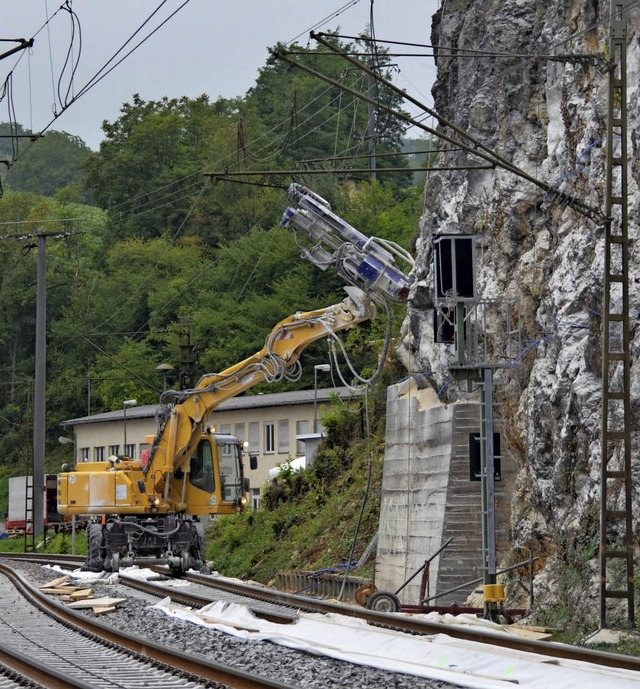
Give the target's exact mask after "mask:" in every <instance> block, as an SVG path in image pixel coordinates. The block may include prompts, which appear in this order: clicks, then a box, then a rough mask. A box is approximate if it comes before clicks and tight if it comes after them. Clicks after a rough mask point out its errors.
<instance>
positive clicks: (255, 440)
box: [249, 421, 260, 452]
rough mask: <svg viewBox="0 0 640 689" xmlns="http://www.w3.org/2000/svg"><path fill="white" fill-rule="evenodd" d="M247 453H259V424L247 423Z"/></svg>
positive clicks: (255, 422) (254, 422)
mask: <svg viewBox="0 0 640 689" xmlns="http://www.w3.org/2000/svg"><path fill="white" fill-rule="evenodd" d="M249 451H250V452H260V424H259V423H258V422H257V421H249Z"/></svg>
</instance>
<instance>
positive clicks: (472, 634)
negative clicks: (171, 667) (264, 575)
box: [27, 557, 640, 684]
mask: <svg viewBox="0 0 640 689" xmlns="http://www.w3.org/2000/svg"><path fill="white" fill-rule="evenodd" d="M27 559H29V560H30V561H32V562H33V561H34V560H33V557H31V558H27ZM57 562H58V564H61V563H63V562H65V561H64V560H62V559H57ZM67 564H68V565H77V564H78V562H77V560H69V559H68V558H67ZM156 570H157V572H158V573H159V574H161V575H163V577H165V578H166V579H170V578H175V577H172V575H171V573H170V571H169V570H168V568H165V567H158V568H156ZM180 578H182V579H186V580H188V581H189V582H191V583H193V584H195V585H197V586H194V587H193V588H197V589H198V591H197V592H194V591H193V590H190V591H188V592H187V591H185V589H184V588H181V589H175V588H171V587H170V586H167V585H163V584H162V582H157V581H153V582H149V581H140V580H137V579H132V578H129V577H127V575H126V572H123V573H121V577H120V582H121V584H124V585H127V586H129V587H132V588H135V589H137V590H140V591H143V592H145V593H146V594H151V595H153V596H156V597H160V598H164V597H167V596H169V597H170V598H171V599H172V601H174V602H175V603H179V604H183V605H187V606H190V607H193V608H200V607H202V606H204V605H206V604H208V603H210V602H211V601H213V600H219V599H223V600H227V601H234V602H238V603H242V604H244V605H246V606H247V607H249V608H250V609H251V610H252V611H253V613H254V614H255V615H256V616H257V617H262V618H264V619H267V620H269V621H274V622H278V623H279V624H288V623H290V622H292V621H294V620H295V619H296V616H297V612H298V611H304V612H316V613H334V614H335V613H337V614H340V615H343V616H348V617H353V618H357V619H361V620H365V621H366V622H368V623H369V624H371V625H374V626H377V627H386V628H390V629H393V630H397V631H403V632H410V633H411V634H413V635H436V634H443V633H445V634H447V635H448V636H449V637H452V638H454V639H464V640H467V641H473V642H479V643H480V644H483V645H485V646H491V647H496V646H497V647H502V648H505V649H510V650H513V651H524V652H527V653H532V654H535V655H538V656H541V655H542V656H545V657H546V658H547V659H548V658H549V657H552V658H556V659H558V660H571V661H582V662H585V663H591V664H593V665H598V666H603V667H608V668H617V669H619V668H624V669H627V670H632V671H634V672H639V671H640V659H638V658H635V657H629V656H623V655H619V654H613V653H606V652H602V651H596V650H591V649H585V648H579V647H574V646H569V645H565V644H557V643H551V642H547V641H532V640H529V639H524V638H522V637H517V636H515V635H508V634H502V633H498V632H493V631H491V630H487V629H483V628H480V629H476V628H469V627H464V628H463V627H452V626H451V625H442V624H438V623H434V622H431V621H426V620H424V619H421V618H420V616H407V615H396V614H385V613H380V612H375V611H370V610H366V609H363V608H359V607H350V606H344V605H340V604H336V603H331V602H327V601H321V600H317V599H313V598H306V597H304V596H299V595H293V594H288V593H284V592H281V591H274V590H272V589H267V588H263V587H257V586H251V585H248V584H245V583H243V582H239V581H236V580H230V579H225V578H221V577H212V576H206V575H199V574H191V573H189V574H188V575H186V576H183V577H180ZM638 682H639V684H640V674H639V675H638Z"/></svg>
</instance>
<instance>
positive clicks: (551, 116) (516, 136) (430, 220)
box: [400, 0, 640, 618]
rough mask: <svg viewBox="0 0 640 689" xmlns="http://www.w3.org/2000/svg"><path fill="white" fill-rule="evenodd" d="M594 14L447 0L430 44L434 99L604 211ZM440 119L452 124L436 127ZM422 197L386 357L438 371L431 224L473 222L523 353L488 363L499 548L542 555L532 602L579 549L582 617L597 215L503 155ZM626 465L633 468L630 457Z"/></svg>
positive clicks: (633, 43) (467, 160) (479, 134)
mask: <svg viewBox="0 0 640 689" xmlns="http://www.w3.org/2000/svg"><path fill="white" fill-rule="evenodd" d="M627 19H628V43H627V45H628V53H627V60H628V103H629V119H628V128H629V134H630V136H629V161H630V162H629V236H630V239H631V243H630V303H631V308H632V309H638V308H640V307H639V306H637V305H638V304H640V300H639V299H638V291H639V285H640V267H639V263H638V260H637V246H636V243H635V238H636V234H637V228H638V217H639V216H638V210H639V205H640V194H639V191H638V186H639V182H640V159H639V156H638V134H639V132H638V126H639V122H638V117H639V113H638V107H637V106H638V97H639V84H640V40H639V37H640V12H639V11H638V10H631V11H630V12H629V15H628V17H627ZM608 27H609V1H608V0H551V1H550V2H545V3H541V2H538V1H537V0H486V2H477V1H473V0H445V1H444V2H443V3H442V8H441V9H440V11H439V12H438V14H437V15H435V17H434V22H433V27H432V41H431V42H432V43H433V44H434V45H437V46H439V50H438V51H437V66H438V78H437V81H436V84H435V86H434V88H433V95H434V99H435V105H436V110H437V112H438V113H439V114H440V115H441V116H443V117H445V118H446V119H447V120H449V121H450V122H452V123H454V124H455V125H457V126H458V127H460V128H462V129H464V130H465V131H467V132H468V133H469V134H471V135H472V136H474V137H476V138H477V139H478V140H480V141H481V142H482V143H483V144H486V145H488V146H490V147H491V148H492V149H494V150H495V151H497V152H499V153H500V154H501V155H502V156H503V157H504V158H505V159H507V160H508V161H509V162H511V163H513V164H515V165H517V166H518V167H519V168H520V169H522V170H524V171H525V172H526V173H528V174H529V175H531V176H533V177H535V178H537V179H540V180H543V181H545V182H547V183H548V184H550V185H551V186H552V187H553V188H554V189H557V190H559V191H563V192H565V193H567V194H570V195H571V196H573V197H575V198H577V199H580V200H581V201H583V202H584V203H587V204H589V205H591V206H593V207H596V208H599V209H603V208H604V199H605V156H606V150H605V149H606V145H605V144H606V141H605V140H604V139H605V137H606V126H607V95H608V72H607V65H606V59H607V58H608V54H607V53H608V51H607V42H608ZM467 51H485V52H486V53H501V54H505V53H506V54H508V55H510V57H503V56H499V57H492V56H490V55H487V54H482V53H469V52H467ZM563 55H564V56H569V57H566V59H563V58H560V56H563ZM571 55H581V56H586V57H587V58H590V59H572V58H571V57H570V56H571ZM535 56H544V57H535ZM548 56H557V57H558V58H559V59H554V60H551V59H549V57H548ZM439 129H440V131H443V132H446V133H448V134H450V135H451V130H450V129H446V128H444V127H439ZM451 148H453V146H451ZM439 164H440V165H442V166H443V167H444V166H447V167H450V166H453V165H460V166H465V165H480V164H482V161H481V160H479V159H478V158H476V157H474V156H473V155H471V154H469V153H466V152H464V151H460V150H458V151H454V150H452V151H451V152H448V153H446V154H440V156H439ZM425 208H426V211H425V213H424V216H423V218H422V223H421V232H420V237H419V240H418V243H417V267H416V269H415V277H416V282H415V284H414V287H413V290H412V294H411V297H410V305H409V309H408V312H407V317H406V320H405V323H404V326H403V341H402V347H401V352H400V355H401V357H402V359H403V362H404V363H405V365H406V366H407V368H408V369H409V370H410V371H411V372H427V374H428V377H429V378H430V379H431V380H432V381H434V386H435V387H436V389H440V387H441V386H442V385H443V384H444V383H445V381H446V380H447V379H448V378H449V377H450V374H449V370H448V366H449V364H450V363H451V354H450V353H449V351H448V350H447V349H446V347H445V346H444V345H442V344H437V343H434V341H433V328H432V308H433V306H432V305H433V289H432V284H433V272H432V247H433V236H434V235H437V234H440V233H448V234H458V233H461V234H474V235H479V236H481V238H482V239H481V242H480V244H481V247H482V251H481V255H480V256H479V258H478V265H477V286H478V292H479V294H480V295H482V296H483V297H484V298H497V297H504V296H505V295H509V296H514V297H518V298H519V300H520V306H521V311H522V321H521V327H522V328H523V339H522V352H523V353H522V356H521V357H518V360H517V361H518V363H517V366H515V367H514V368H511V369H505V370H502V371H500V372H499V373H498V374H497V375H496V378H495V392H494V395H495V398H496V402H497V405H498V406H497V408H496V413H497V414H499V415H500V416H501V419H502V428H503V442H505V444H506V448H503V453H504V451H505V449H506V450H507V452H509V453H510V454H511V455H512V456H513V457H514V458H515V459H516V460H517V462H518V463H519V465H520V473H519V477H518V481H517V486H516V489H515V491H514V494H513V499H512V521H511V530H512V542H513V549H514V550H515V551H516V557H517V556H518V555H523V554H525V552H526V550H528V548H532V549H533V550H534V552H535V554H537V555H539V556H541V560H540V563H541V565H542V569H541V572H540V573H539V574H538V577H537V584H536V586H537V589H538V592H539V594H540V596H541V598H540V599H539V602H540V603H541V605H549V604H553V603H554V602H557V601H554V596H555V597H557V596H558V595H559V594H558V591H559V590H561V589H563V586H564V582H563V580H562V577H563V574H562V572H563V571H564V570H563V568H562V567H561V566H559V564H558V563H562V562H565V563H566V562H567V561H571V562H574V561H578V562H579V563H581V564H580V567H579V568H578V569H579V570H580V571H579V575H576V577H575V581H573V582H572V583H570V584H568V585H567V586H565V588H567V589H570V588H571V586H573V587H574V588H576V587H586V590H585V591H584V592H583V600H584V603H583V605H584V611H578V612H584V613H585V615H586V616H587V618H588V613H587V612H586V611H588V610H589V609H591V610H592V613H593V614H592V618H593V617H594V616H595V614H596V613H595V611H596V610H597V606H596V605H593V602H594V600H595V599H597V596H598V590H597V586H596V585H595V583H594V582H595V579H594V577H593V575H594V573H595V571H596V560H594V558H597V553H598V542H599V532H598V528H599V527H598V522H599V470H600V455H601V449H600V423H601V360H600V351H601V337H602V325H601V316H600V313H601V312H602V294H603V274H604V241H603V236H604V235H603V229H602V226H601V225H599V224H598V223H597V222H594V221H593V220H590V219H589V218H587V217H585V216H584V215H583V214H581V213H579V212H577V211H576V210H574V209H572V208H570V207H568V206H567V205H566V204H564V203H562V202H560V201H558V200H557V199H556V198H554V197H553V196H551V195H549V194H546V193H545V192H544V191H542V190H541V189H540V188H538V187H536V186H535V185H534V184H532V183H531V182H528V181H526V180H524V179H522V178H520V177H518V176H516V175H514V174H512V173H511V172H507V171H504V170H501V169H492V170H474V171H469V170H458V171H442V172H435V173H432V174H431V176H430V178H429V179H428V181H427V184H426V190H425ZM637 313H638V312H637V311H632V315H631V338H632V342H631V353H632V357H633V366H632V370H631V379H632V409H633V411H632V416H633V423H634V428H635V427H636V426H637V421H638V404H639V402H640V399H639V398H640V382H639V376H638V373H639V370H638V369H639V365H640V364H639V363H638V351H639V347H640V333H639V332H638V328H637ZM443 394H444V395H446V398H445V400H446V399H448V400H450V401H452V400H457V399H466V398H467V397H466V393H464V392H461V391H460V390H459V389H458V388H457V387H456V386H452V385H450V386H448V387H447V389H446V392H445V393H443ZM634 456H637V434H636V433H634ZM634 473H635V474H636V475H639V477H640V469H639V468H636V469H635V470H634ZM635 485H636V486H638V485H640V482H638V481H635ZM637 503H638V494H637V493H636V495H635V496H634V504H636V505H637ZM636 529H637V527H636ZM584 594H586V595H584ZM589 599H590V600H589Z"/></svg>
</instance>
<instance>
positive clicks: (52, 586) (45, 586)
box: [40, 575, 70, 590]
mask: <svg viewBox="0 0 640 689" xmlns="http://www.w3.org/2000/svg"><path fill="white" fill-rule="evenodd" d="M69 579H70V577H69V576H68V575H67V576H64V577H58V578H57V579H52V580H51V581H50V582H48V583H47V584H43V585H42V586H41V587H40V590H42V589H55V588H58V586H61V585H62V584H66V583H67V582H68V581H69Z"/></svg>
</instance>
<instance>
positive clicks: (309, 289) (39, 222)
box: [0, 51, 419, 474]
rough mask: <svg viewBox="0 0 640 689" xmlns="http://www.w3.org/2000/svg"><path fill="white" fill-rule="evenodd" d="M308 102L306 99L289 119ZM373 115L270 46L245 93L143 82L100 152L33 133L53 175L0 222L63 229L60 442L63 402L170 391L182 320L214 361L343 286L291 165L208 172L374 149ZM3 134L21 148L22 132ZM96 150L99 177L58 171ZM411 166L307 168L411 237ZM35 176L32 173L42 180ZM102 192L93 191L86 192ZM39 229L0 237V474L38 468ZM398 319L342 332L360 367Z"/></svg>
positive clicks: (51, 334)
mask: <svg viewBox="0 0 640 689" xmlns="http://www.w3.org/2000/svg"><path fill="white" fill-rule="evenodd" d="M305 59H309V60H310V61H311V63H312V64H314V65H316V67H318V68H322V70H323V71H326V72H327V73H329V74H330V75H332V76H333V77H336V78H343V79H344V80H345V83H350V84H352V85H357V84H356V82H357V81H358V78H356V77H355V76H354V75H353V74H350V75H346V74H345V75H344V76H341V72H340V69H339V68H338V67H337V64H338V62H339V61H337V60H336V59H335V58H328V57H327V56H322V55H320V54H318V53H316V52H314V51H312V54H311V55H309V56H305ZM360 86H362V84H360ZM294 106H295V107H294ZM320 107H322V108H323V109H322V110H321V111H319V109H320ZM295 108H298V110H297V114H298V116H299V117H298V119H297V120H296V118H295V117H294V118H293V120H292V118H291V112H292V109H293V110H295ZM303 113H305V114H303ZM309 115H311V118H310V119H309V120H308V122H306V123H305V122H304V120H303V119H302V118H303V117H306V116H309ZM292 122H296V123H297V124H296V125H295V127H293V128H292V127H291V123H292ZM366 123H367V114H366V108H365V109H364V110H363V109H362V108H361V107H360V106H357V105H356V103H355V102H347V101H346V100H345V97H344V96H340V95H339V94H338V92H337V91H336V90H335V89H333V90H332V89H329V91H327V89H326V87H325V86H324V85H323V84H322V83H321V82H318V80H316V79H314V78H312V77H309V76H308V75H305V74H302V73H301V72H295V71H290V70H289V69H285V68H283V66H282V64H280V63H276V62H275V61H274V60H272V59H270V60H269V61H268V62H267V64H266V65H265V67H264V69H263V70H262V71H261V73H260V75H259V78H258V81H257V82H256V86H255V88H253V89H251V91H250V92H249V93H248V94H247V96H246V97H244V98H238V99H231V100H224V99H219V100H217V101H215V102H210V101H209V99H208V98H207V97H206V96H201V97H198V98H193V99H192V98H187V97H183V98H179V99H168V98H163V99H161V100H158V101H148V102H145V101H144V100H142V99H141V98H140V97H139V96H134V97H133V99H132V101H131V103H126V104H124V105H123V107H122V109H121V114H120V117H119V118H117V119H116V120H115V121H114V122H105V123H104V124H103V129H104V132H105V139H104V141H103V142H102V144H101V146H100V150H99V151H97V152H94V153H88V149H86V147H84V145H83V144H82V143H81V142H78V141H75V140H74V138H73V137H69V136H68V135H61V136H60V137H58V136H53V135H51V136H49V135H48V137H45V138H44V139H41V140H38V141H37V142H35V143H34V144H33V145H32V146H31V147H30V148H29V151H28V155H25V156H24V161H28V160H29V159H30V158H31V159H32V160H34V161H35V160H36V157H35V153H36V152H37V151H38V150H39V149H40V150H42V146H43V145H45V142H46V141H47V139H48V140H49V141H50V142H52V144H51V145H53V143H55V142H57V144H56V146H59V147H58V148H55V149H54V148H52V149H51V151H52V152H51V155H49V154H47V156H43V158H42V160H43V161H44V162H43V171H42V174H40V172H38V174H37V175H36V174H35V172H34V176H33V180H35V179H36V178H37V179H41V180H44V179H45V178H46V179H48V180H49V181H51V186H50V187H47V188H46V189H47V194H48V196H43V195H40V194H35V193H30V192H22V191H20V192H18V191H14V192H7V193H5V196H4V198H3V199H2V200H0V222H2V223H4V224H6V223H12V222H17V223H20V225H17V226H16V233H17V232H24V231H25V227H26V228H27V230H26V233H27V235H28V233H29V231H30V230H33V231H35V232H41V231H43V230H44V231H46V232H52V231H54V230H55V231H57V230H60V232H61V235H60V237H52V238H50V239H48V240H47V334H48V337H47V347H48V357H47V359H48V361H47V374H48V376H47V377H48V380H47V402H48V409H47V426H48V435H47V437H48V447H47V456H50V457H51V458H52V460H53V458H59V456H61V453H62V452H63V451H64V452H68V449H64V450H63V449H61V447H60V446H59V445H58V444H57V442H56V438H57V436H58V435H59V429H57V425H58V424H59V423H60V422H61V421H63V420H64V419H69V418H73V417H77V416H82V415H84V414H86V413H87V408H88V407H89V408H90V409H91V412H93V413H96V412H101V411H106V410H109V409H113V408H118V407H119V406H120V402H121V400H122V399H127V398H130V397H135V398H136V399H138V400H139V401H140V402H148V403H153V402H155V401H156V400H157V399H158V393H159V389H160V387H161V380H160V378H159V375H158V373H157V371H156V367H157V366H158V364H160V363H165V362H167V363H169V362H170V363H172V365H173V366H174V369H175V370H176V371H177V370H179V369H180V361H179V359H178V351H179V347H178V338H179V332H183V331H184V324H185V323H189V324H190V328H191V333H192V337H193V340H192V342H193V344H194V345H195V344H197V345H199V346H200V347H201V348H202V352H201V355H200V365H201V368H200V370H199V373H200V374H202V373H204V372H212V371H221V370H224V368H226V367H228V366H230V365H232V364H235V363H236V362H238V361H240V360H242V359H244V358H245V357H247V356H250V355H251V354H253V353H254V352H256V351H258V350H259V349H261V347H262V346H263V344H264V340H265V337H266V336H267V334H268V333H269V332H270V331H271V329H272V328H273V327H274V326H275V325H276V324H277V323H278V322H279V321H280V320H282V319H283V318H285V317H287V316H289V315H290V314H292V313H295V312H296V311H306V310H312V309H317V308H321V307H324V306H328V305H330V304H334V303H337V302H339V301H340V300H342V299H343V297H344V293H343V292H342V282H341V281H340V280H339V279H338V278H337V277H336V276H335V275H333V274H331V271H326V272H321V271H319V270H317V269H316V268H315V267H314V266H312V265H311V264H309V263H307V262H305V261H303V260H301V259H300V258H299V256H298V253H299V248H298V246H297V244H296V238H295V237H294V235H293V234H292V233H291V232H290V231H289V230H288V229H285V228H281V227H279V225H278V223H279V220H280V218H281V216H282V212H283V210H284V208H285V207H286V205H287V200H286V198H285V196H284V194H283V193H282V189H281V188H280V187H282V180H283V177H282V176H275V175H273V174H268V175H265V176H264V177H263V178H257V179H255V181H256V182H257V183H258V184H259V185H260V186H255V185H254V184H253V181H252V180H253V178H250V179H247V180H244V182H251V184H246V183H243V184H231V183H229V182H227V181H223V180H221V179H220V178H219V177H215V178H213V181H210V180H207V179H206V178H204V177H203V172H219V173H224V172H225V170H227V169H229V170H246V169H250V170H252V171H255V170H258V171H259V170H263V171H268V170H271V171H277V170H278V169H282V167H283V166H284V167H290V166H291V165H294V164H297V161H298V160H301V159H302V158H304V157H305V156H318V157H329V156H332V155H334V154H336V153H342V152H344V151H347V150H349V149H351V148H352V147H354V146H355V148H354V149H353V150H355V151H356V152H358V151H362V150H364V149H363V148H362V134H363V132H364V130H365V128H366ZM401 134H402V128H401V127H398V126H397V125H393V126H391V127H390V128H389V129H388V130H387V132H386V133H385V137H386V140H385V144H384V145H385V146H387V150H399V148H400V145H401V142H400V137H401ZM1 141H3V142H4V143H3V144H2V145H4V146H5V150H4V153H5V155H6V156H7V157H9V158H10V157H12V156H13V152H12V151H11V150H10V149H8V148H7V145H8V141H9V140H1ZM54 155H55V162H54V160H53V159H52V156H54ZM32 156H33V158H32ZM81 160H84V163H83V169H84V173H85V177H84V179H81V178H80V177H79V176H78V175H77V174H75V173H74V174H73V175H71V174H66V173H65V174H64V175H63V177H61V178H60V179H58V178H57V177H56V175H58V173H60V174H62V171H65V170H67V169H68V170H72V169H73V170H75V171H76V172H77V170H78V167H79V165H80V162H79V161H81ZM361 162H362V161H360V162H357V164H358V165H360V164H361ZM54 168H55V169H54ZM17 170H18V166H16V168H15V171H16V172H17ZM12 174H13V171H12ZM223 177H224V174H223ZM284 179H286V176H285V178H284ZM274 183H275V185H274V186H270V185H273V184H274ZM405 183H406V179H402V180H396V178H395V177H394V178H391V177H389V180H388V181H386V182H383V183H381V182H359V183H358V184H357V186H355V185H354V184H352V183H346V184H342V185H340V184H339V183H338V182H337V181H336V179H330V178H329V176H325V178H323V179H321V180H315V181H313V182H311V183H309V186H310V187H311V188H313V189H314V190H317V191H318V192H319V193H321V194H322V195H323V196H325V197H326V198H328V199H329V200H330V201H331V203H332V205H333V207H334V209H335V210H336V212H337V213H338V214H340V215H342V216H343V217H345V218H346V219H348V220H349V221H350V222H352V223H353V224H354V225H355V226H357V227H360V228H361V229H362V230H363V231H364V232H366V233H368V234H376V235H378V236H381V237H385V238H389V239H393V240H394V241H397V242H400V243H402V244H404V245H405V246H408V245H409V243H410V241H411V239H412V236H413V234H414V233H415V229H416V227H417V217H418V214H419V191H417V190H412V189H408V188H405V187H404V186H403V185H404V184H405ZM34 185H35V182H34ZM38 185H40V186H38ZM38 185H35V186H34V187H33V188H34V189H38V190H40V189H44V187H42V185H41V184H40V182H39V183H38ZM264 185H267V186H264ZM87 195H90V196H91V198H92V200H93V202H94V203H95V204H96V205H94V206H89V205H86V203H84V202H85V201H86V198H87ZM25 222H26V223H27V224H24V223H25ZM8 227H10V225H9V226H8ZM7 232H11V230H8V231H7ZM35 243H36V240H35V238H31V239H29V238H28V237H27V238H24V239H21V240H7V241H3V242H0V271H1V273H0V281H1V282H0V285H1V287H2V294H3V300H2V303H0V352H1V354H2V362H3V363H2V366H0V451H1V454H0V474H1V473H2V472H3V471H4V470H5V469H6V471H7V472H9V473H14V474H20V473H24V467H25V466H26V461H27V459H28V457H29V454H30V444H31V441H30V435H31V407H32V389H33V376H34V335H35V294H36V251H35V250H34V245H35ZM381 320H382V319H381ZM396 327H397V325H396ZM384 336H385V334H384V323H382V322H381V321H376V322H375V323H373V324H363V325H362V326H360V327H359V328H357V329H356V330H354V331H351V332H350V333H348V334H346V335H345V341H346V346H347V349H348V351H349V352H350V355H351V357H352V358H353V359H354V361H355V363H356V367H357V368H359V369H361V370H362V368H366V369H367V370H368V371H373V370H375V368H376V364H377V354H378V351H379V345H380V343H381V342H382V340H383V339H384ZM326 358H327V354H326V343H324V342H319V343H316V344H315V345H313V346H311V347H309V348H308V350H307V351H305V353H304V357H303V362H302V363H303V377H302V380H301V381H299V383H297V384H294V383H291V382H283V383H281V384H279V385H280V388H274V387H269V390H270V391H276V390H277V389H280V390H282V389H287V388H291V387H292V386H294V385H296V386H297V387H298V388H304V387H310V386H311V385H312V384H313V366H314V364H316V363H320V362H323V361H326ZM265 386H266V384H265ZM262 389H264V386H263V388H262ZM259 391H260V389H259V388H254V389H253V390H252V391H251V392H259ZM65 459H68V457H65Z"/></svg>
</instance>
